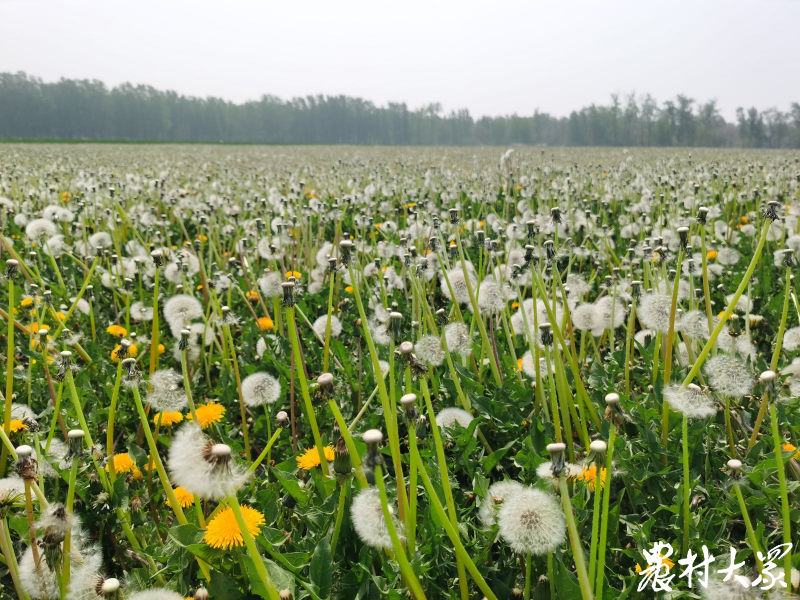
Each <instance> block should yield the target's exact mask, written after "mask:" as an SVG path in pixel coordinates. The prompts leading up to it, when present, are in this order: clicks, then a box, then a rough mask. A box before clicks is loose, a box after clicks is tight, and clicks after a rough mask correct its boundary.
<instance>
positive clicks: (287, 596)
mask: <svg viewBox="0 0 800 600" xmlns="http://www.w3.org/2000/svg"><path fill="white" fill-rule="evenodd" d="M278 598H280V600H292V592H291V591H290V590H281V591H280V592H278Z"/></svg>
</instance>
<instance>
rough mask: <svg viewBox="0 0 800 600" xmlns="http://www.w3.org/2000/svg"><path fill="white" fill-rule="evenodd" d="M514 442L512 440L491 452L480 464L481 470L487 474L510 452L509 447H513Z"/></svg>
mask: <svg viewBox="0 0 800 600" xmlns="http://www.w3.org/2000/svg"><path fill="white" fill-rule="evenodd" d="M514 443H515V441H514V440H512V441H510V442H509V443H508V444H506V445H505V446H503V447H502V448H498V449H497V450H495V451H494V452H492V453H491V454H490V455H489V456H487V457H485V458H484V459H483V460H482V461H481V462H482V463H483V468H484V470H485V471H486V473H488V472H489V471H491V470H492V469H494V468H495V467H496V466H497V463H499V462H500V461H501V460H502V458H503V457H504V456H505V455H506V454H507V453H508V451H509V450H511V447H512V446H513V445H514Z"/></svg>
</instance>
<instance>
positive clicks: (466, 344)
mask: <svg viewBox="0 0 800 600" xmlns="http://www.w3.org/2000/svg"><path fill="white" fill-rule="evenodd" d="M444 337H445V340H446V341H447V349H448V350H450V352H453V353H455V354H458V355H459V356H462V357H467V356H469V355H470V354H472V336H470V334H469V326H468V325H467V324H466V323H464V322H462V321H453V322H452V323H448V325H447V326H446V327H445V328H444Z"/></svg>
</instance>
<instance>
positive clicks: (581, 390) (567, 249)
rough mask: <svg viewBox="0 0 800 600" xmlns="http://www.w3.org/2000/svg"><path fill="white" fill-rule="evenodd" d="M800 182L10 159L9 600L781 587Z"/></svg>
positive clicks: (410, 164) (750, 167)
mask: <svg viewBox="0 0 800 600" xmlns="http://www.w3.org/2000/svg"><path fill="white" fill-rule="evenodd" d="M799 182H800V153H798V152H789V151H787V152H778V151H711V150H697V151H692V152H691V153H690V152H689V151H688V150H680V149H670V150H636V151H630V152H629V151H627V150H622V149H585V150H566V149H550V148H546V149H543V148H515V149H512V150H506V149H504V148H427V149H425V148H369V147H346V146H340V147H319V146H315V147H291V146H285V147H282V146H281V147H267V146H252V147H237V146H217V147H215V146H158V145H155V146H135V145H125V146H122V145H120V146H115V145H102V146H92V145H63V146H62V145H45V144H42V145H31V146H26V145H13V144H5V145H2V146H0V257H2V272H3V275H2V279H0V326H1V329H2V334H1V336H0V353H2V365H0V366H2V375H1V376H0V381H2V383H0V393H1V394H2V400H1V401H0V410H2V415H1V416H0V422H2V428H1V429H0V444H1V445H2V449H1V454H0V598H2V599H7V598H20V599H33V600H45V599H48V600H49V599H69V600H72V599H76V600H77V599H81V600H90V599H106V598H112V599H125V600H181V599H183V598H194V599H196V600H205V599H208V598H212V599H221V600H239V599H246V598H265V599H267V600H279V599H280V600H290V599H295V600H298V599H301V598H308V599H311V600H326V599H329V598H330V599H336V600H353V599H358V600H378V599H383V598H389V599H401V598H402V599H405V598H412V599H414V600H424V599H430V600H434V599H453V600H456V599H458V600H469V599H475V600H481V599H489V600H508V599H516V598H524V599H525V600H528V599H531V598H536V599H541V600H544V599H548V598H549V599H553V600H555V599H559V600H572V599H575V600H590V599H608V600H611V599H621V598H631V599H635V598H656V597H658V598H705V599H707V600H736V599H740V600H747V599H752V600H756V599H767V598H769V599H780V600H784V599H790V598H797V597H798V596H797V594H798V587H799V586H800V571H798V568H800V543H799V542H800V464H798V463H799V461H800V450H798V447H800V401H798V397H800V302H798V294H797V292H796V290H795V287H794V284H793V279H794V275H795V273H796V272H797V270H798V267H797V264H798V259H799V258H800V257H798V256H797V253H798V251H800V187H799V186H800V183H799Z"/></svg>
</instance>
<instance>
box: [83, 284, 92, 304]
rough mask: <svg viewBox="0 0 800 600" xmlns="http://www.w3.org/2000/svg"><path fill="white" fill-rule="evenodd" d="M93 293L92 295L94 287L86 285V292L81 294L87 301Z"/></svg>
mask: <svg viewBox="0 0 800 600" xmlns="http://www.w3.org/2000/svg"><path fill="white" fill-rule="evenodd" d="M93 293H94V286H93V285H87V286H86V290H85V291H84V292H83V296H84V298H86V300H87V301H88V300H91V299H92V294H93Z"/></svg>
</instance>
